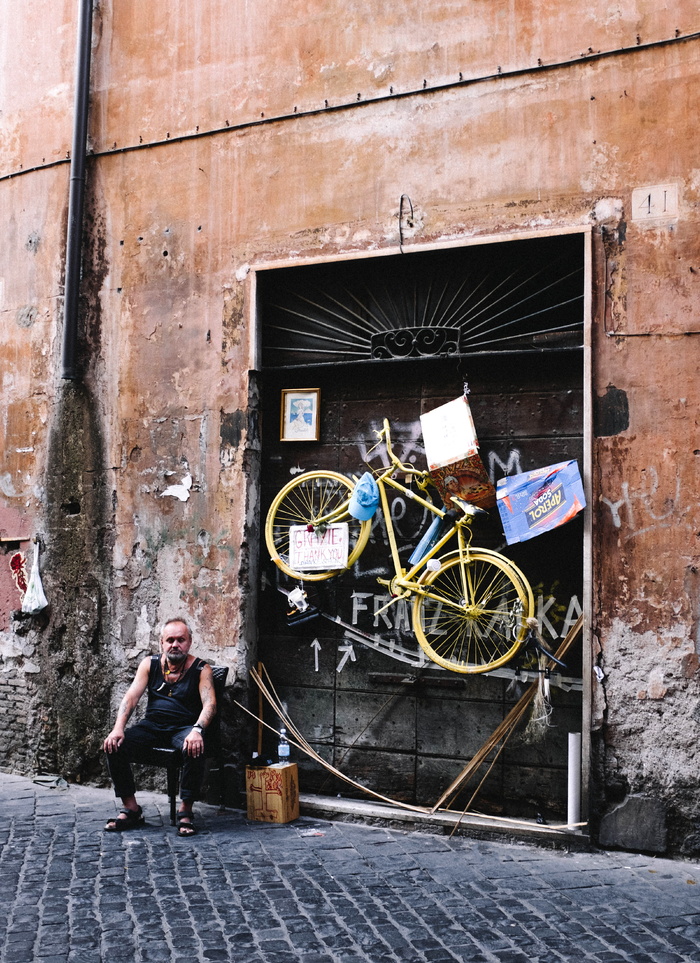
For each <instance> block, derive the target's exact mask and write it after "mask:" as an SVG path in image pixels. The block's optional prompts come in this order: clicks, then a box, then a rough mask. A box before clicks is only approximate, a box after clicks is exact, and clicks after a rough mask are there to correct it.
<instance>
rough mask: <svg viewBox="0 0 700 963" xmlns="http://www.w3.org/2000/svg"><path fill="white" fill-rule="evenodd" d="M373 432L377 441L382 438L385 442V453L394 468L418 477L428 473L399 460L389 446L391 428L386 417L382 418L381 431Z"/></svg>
mask: <svg viewBox="0 0 700 963" xmlns="http://www.w3.org/2000/svg"><path fill="white" fill-rule="evenodd" d="M374 433H375V435H376V436H377V438H378V439H379V441H382V440H384V442H385V444H386V453H387V455H388V456H389V459H390V461H391V464H392V465H393V466H394V468H397V469H398V470H399V471H402V472H403V473H404V474H406V475H417V476H420V477H426V476H427V475H428V472H426V471H423V470H421V469H420V468H414V467H413V466H412V465H404V463H403V462H402V461H400V459H399V458H398V457H397V455H395V454H394V449H393V448H392V447H391V428H390V426H389V419H388V418H385V419H384V427H383V428H382V430H381V431H376V430H375V432H374Z"/></svg>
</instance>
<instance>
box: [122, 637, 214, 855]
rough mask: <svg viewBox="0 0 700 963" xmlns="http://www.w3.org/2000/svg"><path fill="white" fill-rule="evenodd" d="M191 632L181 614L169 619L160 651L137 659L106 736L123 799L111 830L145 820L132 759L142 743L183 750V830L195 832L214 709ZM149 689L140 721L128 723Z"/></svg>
mask: <svg viewBox="0 0 700 963" xmlns="http://www.w3.org/2000/svg"><path fill="white" fill-rule="evenodd" d="M191 646H192V633H191V632H190V629H189V626H188V625H187V623H186V622H185V621H184V620H183V619H169V620H168V621H167V622H165V624H164V625H163V627H162V629H161V633H160V649H161V654H160V655H152V656H147V657H146V658H145V659H143V660H142V662H141V663H140V664H139V667H138V669H137V670H136V675H135V676H134V681H133V682H132V683H131V685H130V686H129V689H128V691H127V693H126V695H125V696H124V698H123V699H122V701H121V705H120V706H119V711H118V713H117V721H116V722H115V724H114V728H113V729H112V731H111V732H110V734H109V735H108V736H107V738H106V739H105V741H104V749H105V752H106V753H107V767H108V769H109V774H110V777H111V779H112V782H113V783H114V792H115V795H117V796H119V797H120V798H121V801H122V806H123V808H122V810H121V811H120V813H119V815H118V816H115V817H114V818H113V819H109V820H108V821H107V825H106V826H105V829H106V830H107V832H112V833H114V832H123V831H124V830H127V829H134V828H135V827H137V826H142V825H143V823H144V818H143V811H142V809H141V807H140V806H139V805H138V804H137V802H136V796H135V792H136V789H135V785H134V777H133V774H132V771H131V762H138V761H139V753H140V750H142V749H154V748H158V749H171V748H172V749H179V750H180V751H181V752H182V756H183V766H182V776H181V783H180V799H181V806H180V809H179V812H178V818H177V825H178V835H179V836H194V834H195V832H196V830H195V827H194V814H193V812H192V806H193V804H194V802H195V800H197V799H198V798H199V791H200V787H201V784H202V778H203V776H204V748H205V731H206V728H207V726H208V725H209V723H210V722H211V721H212V719H213V718H214V716H215V715H216V695H215V692H214V678H213V676H212V671H211V667H210V666H209V665H207V663H206V662H204V661H203V660H202V659H198V658H195V656H193V655H190V648H191ZM146 690H148V704H147V706H146V714H145V717H144V718H143V720H142V721H141V722H137V723H136V724H135V725H133V726H130V727H129V728H128V729H127V728H126V724H127V722H128V721H129V719H130V718H131V715H132V713H133V711H134V709H135V708H136V706H137V705H138V702H139V700H140V698H141V696H142V695H143V693H144V692H145V691H146Z"/></svg>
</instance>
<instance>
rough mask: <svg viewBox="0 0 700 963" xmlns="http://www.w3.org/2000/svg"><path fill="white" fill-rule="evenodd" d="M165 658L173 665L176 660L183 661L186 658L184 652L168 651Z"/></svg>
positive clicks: (175, 663)
mask: <svg viewBox="0 0 700 963" xmlns="http://www.w3.org/2000/svg"><path fill="white" fill-rule="evenodd" d="M165 658H166V660H167V661H168V662H171V663H172V664H173V665H177V664H178V662H184V661H185V659H186V658H187V653H186V652H168V654H167V655H166V657H165Z"/></svg>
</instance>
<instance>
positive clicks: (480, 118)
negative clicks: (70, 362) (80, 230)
mask: <svg viewBox="0 0 700 963" xmlns="http://www.w3.org/2000/svg"><path fill="white" fill-rule="evenodd" d="M10 6H11V4H10V3H9V0H0V16H1V17H2V22H3V23H4V24H7V25H8V28H7V30H4V31H3V35H2V39H1V40H0V58H1V59H2V71H1V73H0V75H1V76H2V78H3V80H2V81H1V83H2V93H3V104H2V113H0V219H1V221H2V223H3V225H4V232H3V233H4V241H3V244H2V245H1V246H0V316H1V317H2V327H1V328H0V350H1V352H2V379H1V383H0V402H1V411H2V416H1V418H0V505H2V506H3V507H4V508H6V509H7V510H12V511H13V512H15V513H18V516H20V517H21V518H22V519H23V521H25V522H26V523H27V525H28V527H29V528H32V529H33V530H40V529H46V528H47V526H48V527H49V529H50V526H51V524H58V523H57V522H54V523H50V515H51V510H52V506H51V504H50V503H49V499H48V496H47V487H48V488H50V486H48V483H47V476H48V475H51V476H52V477H57V475H58V474H60V475H61V477H67V476H66V473H65V472H58V469H57V468H56V456H55V454H52V452H54V451H55V447H56V445H57V444H58V443H57V442H56V441H55V440H54V442H53V443H52V442H51V432H52V430H54V429H55V427H56V419H57V417H59V415H58V413H59V412H60V411H61V410H63V409H62V407H61V405H62V400H61V399H62V397H63V394H64V392H65V385H62V384H61V382H60V377H59V364H60V332H61V313H62V294H63V287H62V286H63V272H64V257H65V230H66V216H67V215H66V211H67V196H68V180H69V174H70V168H69V165H68V160H67V158H68V155H69V152H70V142H71V124H72V94H73V90H72V88H73V75H74V56H75V30H76V21H77V4H73V3H65V2H63V3H55V4H51V5H49V7H48V8H47V5H46V4H40V3H38V2H37V0H29V2H28V3H26V4H25V5H24V6H23V16H22V17H21V18H19V17H12V16H10ZM697 19H698V11H697V9H695V5H693V4H688V3H684V2H680V0H676V2H673V0H669V2H666V3H663V4H659V3H658V2H654V0H622V2H610V0H594V2H592V3H589V4H587V5H586V7H585V9H583V10H581V11H578V12H577V13H576V16H575V17H572V15H571V5H570V4H565V3H561V4H547V5H542V4H535V3H533V2H532V0H498V2H488V3H486V2H469V3H467V2H464V0H459V2H458V0H453V2H448V0H445V2H440V3H431V4H429V5H426V4H424V3H419V2H410V3H408V4H404V5H403V6H402V7H401V8H400V9H399V8H395V7H391V6H387V5H386V4H384V3H381V2H378V0H373V2H372V3H369V4H368V3H362V4H358V3H348V2H343V3H339V2H330V3H329V2H323V3H320V2H311V3H310V2H309V0H304V2H301V0H291V2H290V0H285V2H284V3H282V2H280V0H273V2H269V3H266V4H263V5H259V4H258V5H255V4H252V3H248V2H237V3H234V4H231V3H223V2H221V0H212V2H211V3H207V4H202V3H196V2H194V0H189V2H184V0H182V2H177V3H172V2H168V3H163V2H160V0H155V2H152V3H148V4H139V3H135V2H126V3H121V4H112V3H110V2H105V3H100V4H99V7H98V9H97V10H96V11H95V14H94V40H93V51H92V57H93V66H92V82H91V88H92V94H91V115H90V134H89V143H90V151H91V158H90V160H89V163H88V188H87V190H88V195H87V202H86V233H85V264H86V267H85V270H84V278H83V287H84V291H83V295H84V301H83V310H84V314H85V330H84V332H83V335H84V343H85V345H86V357H85V374H86V384H87V385H88V387H89V389H90V398H91V399H92V400H91V401H90V406H91V411H92V413H93V414H94V416H95V417H96V418H97V421H98V423H99V426H100V446H101V447H100V452H101V454H100V456H99V459H98V464H97V463H96V464H92V465H91V466H89V472H94V471H97V472H99V474H100V477H101V480H102V483H103V486H104V490H105V498H106V500H107V501H106V503H105V504H106V505H107V508H106V509H105V511H106V518H107V522H106V523H105V535H104V539H103V542H102V549H101V552H100V553H98V554H99V558H97V559H96V560H95V565H97V566H98V568H99V565H98V562H99V563H100V564H102V563H104V562H105V560H106V563H107V564H106V568H105V569H104V570H103V569H100V571H101V572H102V574H101V575H99V577H98V576H95V578H97V581H98V582H100V580H102V582H101V584H102V587H103V591H104V592H105V598H106V604H105V609H104V612H103V615H102V616H100V618H99V619H98V620H97V622H96V623H95V624H96V626H97V628H96V629H95V633H96V635H95V637H96V638H97V639H98V642H97V643H95V644H99V646H100V647H101V651H102V652H103V654H104V655H106V656H108V657H109V659H110V660H111V662H112V663H113V664H114V665H115V666H116V672H117V679H118V680H121V682H120V683H119V684H123V680H124V679H126V678H127V677H128V674H129V672H130V671H131V668H130V667H131V666H132V665H133V662H134V659H135V658H136V657H137V656H138V655H139V654H141V653H142V652H143V651H145V650H147V648H148V647H149V645H150V644H151V636H152V631H153V628H154V625H155V624H156V622H157V620H158V619H159V618H162V617H163V616H166V615H169V614H171V613H172V612H174V611H182V612H185V613H186V614H188V615H189V617H190V618H191V619H192V621H193V624H194V628H195V631H196V633H197V635H198V638H199V639H200V649H201V650H202V654H204V655H207V656H211V657H216V658H217V659H219V660H225V661H227V662H228V663H229V664H231V665H232V668H233V675H234V676H236V675H238V677H239V678H240V679H241V680H242V679H244V678H245V670H246V666H247V662H248V659H249V658H250V653H251V651H252V649H251V646H252V645H253V642H254V612H253V608H254V606H253V602H254V587H255V586H254V573H255V557H254V555H255V553H254V550H253V547H252V541H253V539H252V538H251V536H252V534H253V533H254V531H255V527H256V525H257V524H258V523H259V519H258V517H257V512H256V509H257V503H256V498H257V494H256V491H257V490H256V485H255V483H254V462H255V453H256V445H257V441H256V438H255V436H254V432H253V423H252V422H251V420H250V415H251V413H253V414H254V405H253V406H252V407H251V401H250V398H249V379H248V370H249V368H251V367H254V363H255V350H256V349H255V339H256V331H255V326H254V324H252V322H251V319H252V317H253V306H254V277H255V270H254V269H255V268H256V267H258V266H260V265H262V264H269V263H271V262H277V261H279V262H280V263H281V262H285V263H288V262H293V261H298V262H299V263H303V262H304V261H305V260H306V259H309V258H324V257H335V256H339V255H346V254H353V253H367V252H371V251H381V250H388V249H392V250H393V249H396V246H397V244H398V240H399V236H398V214H399V199H400V197H401V195H408V196H409V197H410V199H411V202H412V205H413V208H414V215H415V216H414V222H413V225H412V226H411V228H410V230H408V231H407V232H406V233H405V234H404V243H405V244H408V245H416V246H419V245H421V244H428V243H430V244H439V243H442V242H449V243H453V242H456V241H460V240H464V241H465V242H468V241H473V240H474V239H475V238H487V239H489V240H495V239H497V238H498V237H500V236H504V235H510V234H513V233H518V232H527V233H531V232H534V233H536V232H538V231H549V232H552V231H556V230H557V229H562V230H569V229H572V228H581V229H590V230H591V231H592V233H593V292H592V295H593V315H592V318H591V346H592V356H591V357H592V388H593V396H594V399H593V400H595V399H596V398H599V399H602V398H603V397H604V396H605V393H606V391H607V389H608V388H609V386H614V387H615V388H616V389H619V390H620V391H623V392H624V393H625V394H626V396H627V399H628V401H629V427H627V428H625V429H624V430H622V431H620V432H618V433H617V434H615V435H613V436H600V437H596V438H592V439H591V445H592V477H591V482H592V492H593V495H594V498H593V504H592V505H591V508H590V511H591V513H592V531H593V535H592V565H593V578H594V582H593V589H592V600H593V611H592V616H593V619H592V626H591V627H592V633H593V641H594V649H593V656H594V659H595V660H596V661H597V662H598V663H599V665H600V667H601V669H602V670H603V674H604V677H605V681H604V684H603V685H600V686H597V685H596V684H595V683H594V690H593V708H592V719H593V728H594V729H595V731H596V732H598V733H599V736H597V737H596V738H597V740H598V741H597V743H595V745H596V748H595V752H594V760H593V775H594V779H595V780H596V781H597V782H596V785H597V787H598V788H597V790H596V792H597V798H598V800H599V802H598V805H599V807H600V811H601V812H602V811H604V810H605V808H606V806H607V805H609V804H611V803H612V802H613V801H615V800H617V799H619V798H620V797H621V796H622V795H624V793H625V792H649V793H651V794H652V795H654V796H657V797H660V798H663V799H664V800H665V801H666V802H667V803H668V806H669V811H673V812H674V813H675V818H676V824H677V827H678V828H677V830H676V837H675V842H674V844H673V845H674V846H675V847H676V849H680V848H682V845H683V838H685V836H689V835H690V833H691V829H692V827H693V825H694V823H693V820H694V819H695V818H696V814H695V811H694V808H693V807H694V804H693V803H692V801H691V798H690V794H689V793H687V792H686V790H684V789H683V788H679V787H682V786H685V785H686V783H687V780H688V778H689V777H690V773H692V772H693V771H694V768H693V767H694V765H695V756H694V745H695V742H696V741H697V736H698V726H699V724H700V723H699V722H698V720H697V718H696V716H697V715H699V713H698V705H699V702H698V697H699V695H700V692H699V691H698V675H697V666H698V651H700V642H699V641H698V638H699V637H698V628H697V626H698V619H699V616H700V613H699V612H698V608H697V601H696V598H697V574H696V567H697V565H698V555H699V553H698V545H697V538H698V536H697V533H698V531H699V530H700V519H699V518H698V513H697V508H696V505H695V498H694V492H695V490H696V489H697V477H698V474H697V473H698V460H699V457H700V456H698V454H697V452H698V450H699V449H700V442H699V441H698V437H697V409H698V390H697V352H698V347H697V345H698V340H697V336H696V335H697V332H698V331H700V319H699V318H698V304H699V296H698V290H697V277H698V274H697V272H698V271H700V242H699V241H698V236H699V235H698V220H699V214H698V204H699V202H700V165H698V161H697V155H696V150H695V144H696V132H695V126H696V125H695V122H694V118H695V117H696V116H697V113H698V110H697V107H698V104H697V90H698V89H699V88H698V73H699V72H700V41H698V40H697V39H689V34H690V33H691V32H692V31H693V30H695V29H697V28H698V23H697ZM35 168H36V170H35ZM654 185H670V186H671V188H672V189H673V190H675V191H676V192H677V198H678V207H677V210H674V213H672V214H670V215H668V216H665V217H660V218H648V217H645V216H643V211H639V210H635V209H634V208H633V205H632V198H633V191H636V190H640V191H644V190H645V189H647V188H650V187H653V186H654ZM635 196H637V195H635ZM55 437H56V436H54V438H55ZM52 445H53V447H52ZM75 477H76V478H77V475H76V476H75ZM89 477H90V478H92V477H93V476H89ZM183 483H184V491H183V489H182V488H180V489H178V492H179V494H180V495H182V500H181V498H180V497H178V494H177V493H176V494H172V493H169V492H168V489H169V487H171V486H173V485H176V486H183ZM75 484H78V482H77V481H76V482H75ZM79 484H80V485H83V486H86V487H85V490H87V488H89V485H88V475H86V474H85V473H82V475H81V478H80V482H79ZM187 486H190V487H187ZM66 504H67V502H66ZM54 507H55V506H54ZM3 517H4V516H0V524H4V523H3V522H2V518H3ZM61 517H62V518H63V516H61ZM47 519H49V520H48V521H47ZM60 524H61V526H63V528H62V531H64V535H65V533H66V532H68V534H70V531H69V529H67V528H66V526H68V525H70V524H72V522H71V521H70V519H68V520H67V521H66V519H65V518H63V520H62V521H61V523H60ZM66 537H67V536H66ZM81 537H82V536H81ZM84 537H85V538H86V539H87V538H88V535H87V534H86V533H84ZM85 544H87V542H85ZM60 577H61V576H60V566H58V567H57V569H56V571H55V572H53V573H52V572H51V571H48V572H47V579H48V582H49V584H51V581H52V579H53V578H60ZM251 579H252V581H251ZM86 591H87V590H86ZM88 594H89V593H88ZM51 618H52V619H53V622H52V623H50V625H52V624H55V622H56V618H57V616H56V614H55V613H54V614H52V616H51ZM96 618H97V617H96ZM3 625H4V628H3ZM50 625H49V628H48V629H47V628H46V627H42V626H37V627H35V628H31V629H30V631H29V635H28V636H27V635H25V636H23V638H24V639H25V641H24V642H23V646H24V649H25V650H26V652H25V651H24V650H23V652H24V654H23V655H22V656H21V657H19V656H18V655H17V646H16V639H15V638H14V637H13V629H12V627H11V626H10V622H9V616H8V615H7V613H6V614H5V621H4V623H2V624H0V640H1V641H2V652H1V653H0V654H3V658H4V659H5V660H6V661H7V665H8V667H11V668H12V671H13V672H17V673H18V677H20V678H23V679H24V680H25V682H26V685H27V686H28V689H27V692H28V696H27V698H28V699H29V700H30V703H31V705H32V706H34V710H33V711H34V712H35V717H32V718H35V720H36V719H40V718H43V716H42V712H43V709H42V705H43V703H44V702H45V701H46V694H45V692H46V691H48V690H49V689H50V680H49V678H48V676H47V678H46V679H44V678H43V677H42V673H41V672H36V671H35V669H34V668H33V669H32V672H31V676H29V675H27V674H26V673H25V674H24V675H23V674H22V665H21V664H20V662H21V658H24V659H26V660H27V662H28V663H30V664H31V665H32V666H34V667H35V666H36V665H40V664H41V660H40V659H39V655H41V652H42V651H44V652H45V654H46V656H47V658H48V657H49V652H48V650H46V649H45V648H44V649H42V646H44V647H45V646H46V643H45V634H46V632H47V631H48V632H49V633H50V632H51V631H52V630H51V627H50ZM70 631H73V630H70ZM75 631H79V630H78V629H75ZM42 633H44V635H42ZM61 637H63V636H61ZM42 640H44V641H42ZM32 645H33V646H34V649H32ZM49 648H50V647H49ZM51 658H54V656H53V655H51ZM18 660H19V661H18ZM73 661H74V662H75V659H74V660H73ZM78 662H79V660H78ZM76 664H77V663H76ZM56 671H58V670H56ZM110 684H111V683H110ZM119 684H117V685H116V686H115V687H114V689H113V691H112V696H111V700H112V703H114V701H115V700H117V699H118V697H119V694H120V689H119ZM42 686H44V688H43V689H42ZM107 708H108V707H107V706H105V711H107ZM635 733H644V738H643V739H642V740H641V745H640V742H639V740H638V739H637V738H636V737H635V735H634V734H635ZM42 738H44V739H45V740H48V742H49V743H50V741H51V737H50V734H49V731H48V729H47V730H46V733H45V735H44V737H42ZM97 742H98V740H97V738H93V739H92V741H90V740H88V747H87V748H86V750H85V754H86V756H88V757H90V758H92V756H94V752H95V747H96V745H97ZM48 751H49V750H48V749H47V752H48ZM51 751H53V750H51ZM91 754H92V756H91ZM669 754H671V755H672V757H673V762H674V764H673V766H672V767H669V766H668V765H667V760H668V758H669ZM59 755H60V754H59ZM16 758H17V760H19V759H20V757H19V755H18V756H17V757H16ZM15 764H16V765H26V764H27V763H26V760H25V762H24V763H22V762H21V761H17V762H16V763H15ZM80 765H81V764H80V763H79V762H76V763H75V766H76V767H77V769H78V770H79V769H80ZM606 787H608V788H606ZM609 787H613V788H612V789H610V788H609ZM594 795H595V794H594Z"/></svg>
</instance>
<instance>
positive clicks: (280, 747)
mask: <svg viewBox="0 0 700 963" xmlns="http://www.w3.org/2000/svg"><path fill="white" fill-rule="evenodd" d="M277 759H278V761H279V763H280V765H283V766H286V765H287V764H288V763H289V743H288V742H287V730H286V729H284V728H283V729H280V741H279V742H278V743H277Z"/></svg>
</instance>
